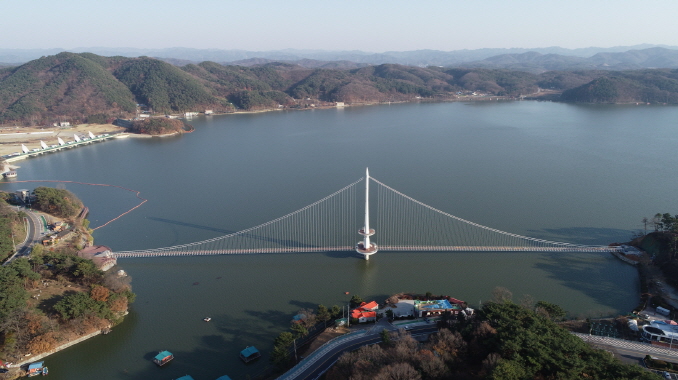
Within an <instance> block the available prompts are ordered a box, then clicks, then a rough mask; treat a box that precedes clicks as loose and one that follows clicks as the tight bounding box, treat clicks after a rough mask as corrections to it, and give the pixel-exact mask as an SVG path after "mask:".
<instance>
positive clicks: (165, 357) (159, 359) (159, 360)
mask: <svg viewBox="0 0 678 380" xmlns="http://www.w3.org/2000/svg"><path fill="white" fill-rule="evenodd" d="M172 359H174V355H172V353H171V352H169V351H160V352H158V354H157V355H155V357H154V358H153V362H154V363H155V364H157V365H158V366H159V367H162V366H164V365H165V364H167V363H169V362H171V361H172Z"/></svg>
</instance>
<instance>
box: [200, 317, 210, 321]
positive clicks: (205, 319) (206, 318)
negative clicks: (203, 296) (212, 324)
mask: <svg viewBox="0 0 678 380" xmlns="http://www.w3.org/2000/svg"><path fill="white" fill-rule="evenodd" d="M202 320H203V321H205V322H209V321H211V320H212V318H210V317H205V318H203V319H202Z"/></svg>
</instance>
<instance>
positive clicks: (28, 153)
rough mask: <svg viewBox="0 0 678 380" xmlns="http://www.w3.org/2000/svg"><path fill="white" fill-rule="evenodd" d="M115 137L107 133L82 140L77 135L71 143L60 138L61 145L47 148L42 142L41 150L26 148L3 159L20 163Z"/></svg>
mask: <svg viewBox="0 0 678 380" xmlns="http://www.w3.org/2000/svg"><path fill="white" fill-rule="evenodd" d="M115 137H116V135H109V134H108V133H105V134H103V135H98V136H94V135H91V134H90V136H89V137H85V138H82V139H81V138H79V137H77V135H76V136H75V139H74V140H73V141H69V142H64V141H63V140H62V139H61V138H59V144H58V145H51V146H47V144H45V143H42V142H41V146H42V147H41V148H36V149H33V150H28V149H27V148H25V146H24V148H25V149H23V151H22V152H17V153H12V154H8V155H5V156H2V157H3V158H4V159H5V161H7V162H14V161H19V160H25V159H27V158H29V157H35V156H38V155H41V154H45V153H51V152H57V151H60V150H62V149H71V148H75V147H79V146H82V145H87V144H93V143H96V142H101V141H105V140H108V139H111V138H115Z"/></svg>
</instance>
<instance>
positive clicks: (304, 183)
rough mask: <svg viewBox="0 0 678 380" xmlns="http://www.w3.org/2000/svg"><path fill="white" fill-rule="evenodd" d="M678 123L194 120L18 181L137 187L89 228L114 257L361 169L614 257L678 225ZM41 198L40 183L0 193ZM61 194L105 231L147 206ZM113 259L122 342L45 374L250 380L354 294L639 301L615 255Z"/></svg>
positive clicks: (96, 192) (644, 110) (295, 204)
mask: <svg viewBox="0 0 678 380" xmlns="http://www.w3.org/2000/svg"><path fill="white" fill-rule="evenodd" d="M676 120H678V108H675V107H661V106H584V105H568V104H559V103H540V102H512V103H471V104H464V103H442V104H426V103H422V104H402V105H391V106H372V107H355V108H352V107H351V108H345V109H330V110H314V111H307V112H271V113H263V114H242V115H226V116H213V117H208V118H197V119H194V120H193V121H191V123H192V124H193V125H194V126H195V127H196V131H195V132H194V133H192V134H187V135H184V136H179V137H172V138H164V139H155V138H154V139H132V138H130V139H123V140H114V141H110V142H106V143H101V144H94V145H91V146H86V147H82V148H78V149H73V150H70V151H66V152H61V153H56V154H50V155H46V156H43V157H40V158H34V159H29V160H26V161H21V162H19V165H20V166H21V168H20V169H19V178H18V179H21V180H29V179H30V180H38V179H40V180H48V179H49V180H70V181H81V182H89V183H105V184H114V185H120V186H124V187H126V188H130V189H135V190H139V191H141V196H142V197H144V198H147V199H148V202H147V203H146V204H144V205H143V206H142V207H140V208H139V209H137V210H135V211H134V212H132V213H131V214H128V215H126V216H125V217H124V218H122V219H120V220H118V221H116V222H114V223H112V224H110V225H108V226H106V227H105V228H102V229H100V230H97V231H96V232H95V235H94V236H95V240H96V243H98V244H105V245H108V246H110V247H112V248H113V249H114V250H118V251H120V250H134V249H144V248H157V247H163V246H171V245H175V244H182V243H189V242H193V241H198V240H203V239H207V238H212V237H216V236H220V235H224V234H227V233H230V232H234V231H240V230H242V229H245V228H248V227H251V226H255V225H258V224H261V223H264V222H267V221H269V220H272V219H275V218H277V217H279V216H282V215H285V214H287V213H289V212H292V211H295V210H297V209H299V208H301V207H304V206H306V205H308V204H310V203H312V202H314V201H316V200H318V199H321V198H323V197H324V196H326V195H328V194H330V193H333V192H334V191H336V190H338V189H340V188H342V187H344V186H346V185H348V184H350V183H352V182H353V181H355V180H357V179H358V178H360V177H362V176H363V175H364V171H365V167H367V166H369V168H370V174H371V175H372V176H374V177H375V178H377V179H379V180H380V181H382V182H384V183H386V184H388V185H389V186H392V187H394V188H395V189H397V190H399V191H401V192H403V193H405V194H408V195H410V196H412V197H414V198H415V199H417V200H420V201H422V202H424V203H427V204H429V205H431V206H433V207H436V208H438V209H440V210H443V211H446V212H449V213H451V214H454V215H456V216H459V217H461V218H464V219H467V220H471V221H473V222H476V223H480V224H483V225H487V226H491V227H493V228H497V229H500V230H504V231H509V232H513V233H517V234H522V235H528V236H532V237H536V238H543V239H551V240H558V241H567V242H572V243H580V244H608V243H610V242H615V241H627V240H629V238H630V236H631V235H632V231H634V230H638V229H642V227H643V226H642V224H641V222H640V221H641V218H642V217H644V216H647V217H649V216H652V215H654V214H655V213H657V212H662V213H663V212H672V213H675V210H674V207H675V201H674V200H675V189H676V188H678V176H677V175H676V174H677V173H676V171H677V170H678V169H677V168H678V156H677V155H675V154H673V152H674V149H675V147H676V146H677V142H678V141H677V140H678V137H676V136H677V134H676V133H675V129H676ZM47 185H50V186H54V184H47ZM28 186H36V185H35V184H30V185H29V184H22V183H16V184H4V185H2V188H3V189H5V190H14V189H19V188H26V187H28ZM60 186H64V185H60ZM65 187H66V188H67V189H69V190H71V191H73V192H74V193H75V194H77V195H78V196H79V197H80V198H81V199H82V200H83V201H84V202H85V203H86V204H87V205H88V206H89V207H90V211H91V213H90V220H91V226H93V227H96V226H98V225H100V224H102V223H104V222H105V221H107V220H109V219H111V218H113V217H115V216H117V215H118V214H120V213H122V212H124V211H126V210H127V209H129V208H131V207H133V206H134V205H135V204H137V203H138V199H136V198H135V197H134V194H133V193H129V192H126V191H124V190H120V189H117V188H110V187H91V186H83V185H76V184H66V185H65ZM359 227H361V226H356V229H357V228H359ZM374 228H376V229H377V231H379V226H374ZM375 238H376V237H375ZM358 239H359V236H358V235H357V233H356V241H357V240H358ZM119 264H120V265H121V266H122V267H123V268H124V269H125V270H126V271H127V272H128V273H130V275H131V276H132V277H133V286H134V291H135V292H136V293H137V295H138V297H137V302H136V303H135V304H133V307H132V310H131V314H130V315H129V316H128V317H127V319H126V320H125V321H124V322H123V323H122V324H121V325H120V326H117V327H116V328H115V329H114V330H113V332H112V333H111V334H109V335H106V336H100V337H97V338H94V339H90V340H88V341H87V342H85V343H82V344H80V345H77V346H75V347H72V348H70V349H67V350H65V351H63V352H60V353H58V354H55V355H52V356H50V357H48V358H47V359H46V364H47V365H48V366H49V367H50V378H51V379H53V380H57V379H91V378H97V379H99V380H106V379H172V378H177V377H180V376H183V375H185V374H190V375H191V376H193V377H194V378H195V379H196V380H203V379H205V380H207V379H215V378H217V377H218V376H221V375H224V374H227V375H229V376H231V377H232V378H234V379H239V378H245V377H246V376H247V375H253V374H256V373H257V372H258V371H260V370H261V369H263V368H264V366H265V365H266V364H267V354H268V353H269V352H270V349H271V347H272V340H273V338H274V337H275V336H276V335H277V334H278V333H280V332H281V331H283V330H284V329H286V328H287V326H288V323H289V320H290V319H291V317H292V316H293V315H294V314H295V312H296V311H297V310H298V309H299V308H302V307H315V306H316V305H317V304H319V303H322V304H325V305H327V306H331V305H333V304H338V305H340V306H341V305H344V304H346V302H347V301H348V299H349V297H350V295H345V294H344V292H347V291H348V292H350V293H351V295H352V294H359V295H361V296H362V297H363V298H366V299H373V298H374V299H377V300H378V301H383V299H385V298H386V297H387V296H388V295H390V294H393V293H396V292H402V291H405V292H419V293H424V292H427V291H431V292H433V293H434V294H446V295H450V296H453V297H456V298H459V299H463V300H466V301H468V302H469V303H470V304H471V305H472V306H477V305H478V304H479V303H480V302H483V300H488V299H490V298H491V293H492V289H493V288H494V287H495V286H503V287H506V288H508V289H510V290H511V291H512V292H513V294H514V300H516V301H519V300H520V298H521V297H522V296H523V295H524V294H530V295H531V296H532V297H534V298H535V299H536V300H546V301H550V302H554V303H558V304H560V305H562V306H563V307H564V308H565V309H566V310H568V311H569V312H570V314H571V315H573V316H599V315H611V314H617V313H625V312H627V311H629V310H630V309H632V308H633V307H634V306H635V305H636V304H637V301H638V279H637V273H636V271H635V269H634V268H632V267H630V266H628V265H626V264H623V263H621V262H620V261H618V260H616V259H615V258H613V257H612V256H611V255H609V254H552V253H418V252H414V253H390V252H380V253H378V254H376V255H375V256H373V257H372V259H371V260H370V261H369V262H366V261H364V260H362V259H360V258H358V257H356V256H355V255H352V254H350V253H328V254H321V253H316V254H269V255H248V256H214V257H191V258H189V257H180V258H147V259H123V260H120V262H119ZM196 283H197V284H196ZM206 316H210V317H211V318H212V322H210V323H205V322H203V321H202V318H203V317H206ZM248 345H255V346H257V347H258V348H259V349H260V350H261V351H262V352H263V353H264V358H262V359H260V360H259V361H258V362H255V363H252V364H251V365H244V364H243V363H242V362H241V361H240V360H239V359H238V352H239V351H240V350H242V349H244V348H245V346H248ZM165 349H166V350H169V351H172V352H173V353H174V354H175V357H176V359H175V360H174V361H173V362H172V363H171V364H170V365H168V366H166V367H163V368H158V367H156V366H155V365H154V364H153V363H152V362H151V361H150V358H151V357H152V356H153V355H155V353H157V352H158V351H160V350H165Z"/></svg>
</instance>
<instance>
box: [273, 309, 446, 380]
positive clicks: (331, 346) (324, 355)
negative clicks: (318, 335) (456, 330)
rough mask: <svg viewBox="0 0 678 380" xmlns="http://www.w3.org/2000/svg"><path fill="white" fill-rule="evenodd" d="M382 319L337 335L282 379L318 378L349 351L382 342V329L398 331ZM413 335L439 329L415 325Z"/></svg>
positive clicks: (412, 328) (432, 326)
mask: <svg viewBox="0 0 678 380" xmlns="http://www.w3.org/2000/svg"><path fill="white" fill-rule="evenodd" d="M383 321H386V319H385V318H384V319H382V321H380V322H379V323H377V324H376V325H374V326H373V327H372V328H370V329H367V330H363V331H356V332H353V333H350V334H347V335H342V336H340V337H337V338H335V339H333V340H331V341H329V342H327V343H325V345H323V346H322V347H320V348H319V349H318V350H316V351H315V352H313V353H312V354H311V355H310V356H309V357H308V358H306V359H304V360H302V361H301V362H299V364H297V365H296V366H295V367H294V368H292V369H290V370H289V371H287V372H286V373H285V374H284V375H282V376H280V377H279V378H278V379H280V380H283V379H284V380H291V379H317V378H319V377H320V376H321V375H322V374H323V373H325V372H326V371H327V370H328V369H329V368H330V367H331V366H332V365H333V364H334V363H335V362H336V361H337V360H338V359H339V357H340V356H341V355H342V354H343V353H344V352H347V351H353V350H356V349H358V348H359V347H361V346H365V345H370V344H375V343H378V342H381V336H380V335H379V334H380V333H381V331H382V330H383V329H384V328H385V329H387V330H391V331H396V330H398V328H396V327H395V326H393V325H391V324H390V323H388V322H385V323H384V322H383ZM408 331H409V332H410V333H411V334H412V336H413V337H415V338H416V337H419V336H423V335H428V334H431V333H434V332H437V331H438V328H437V327H436V325H435V324H426V325H423V326H413V327H411V328H409V329H408Z"/></svg>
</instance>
